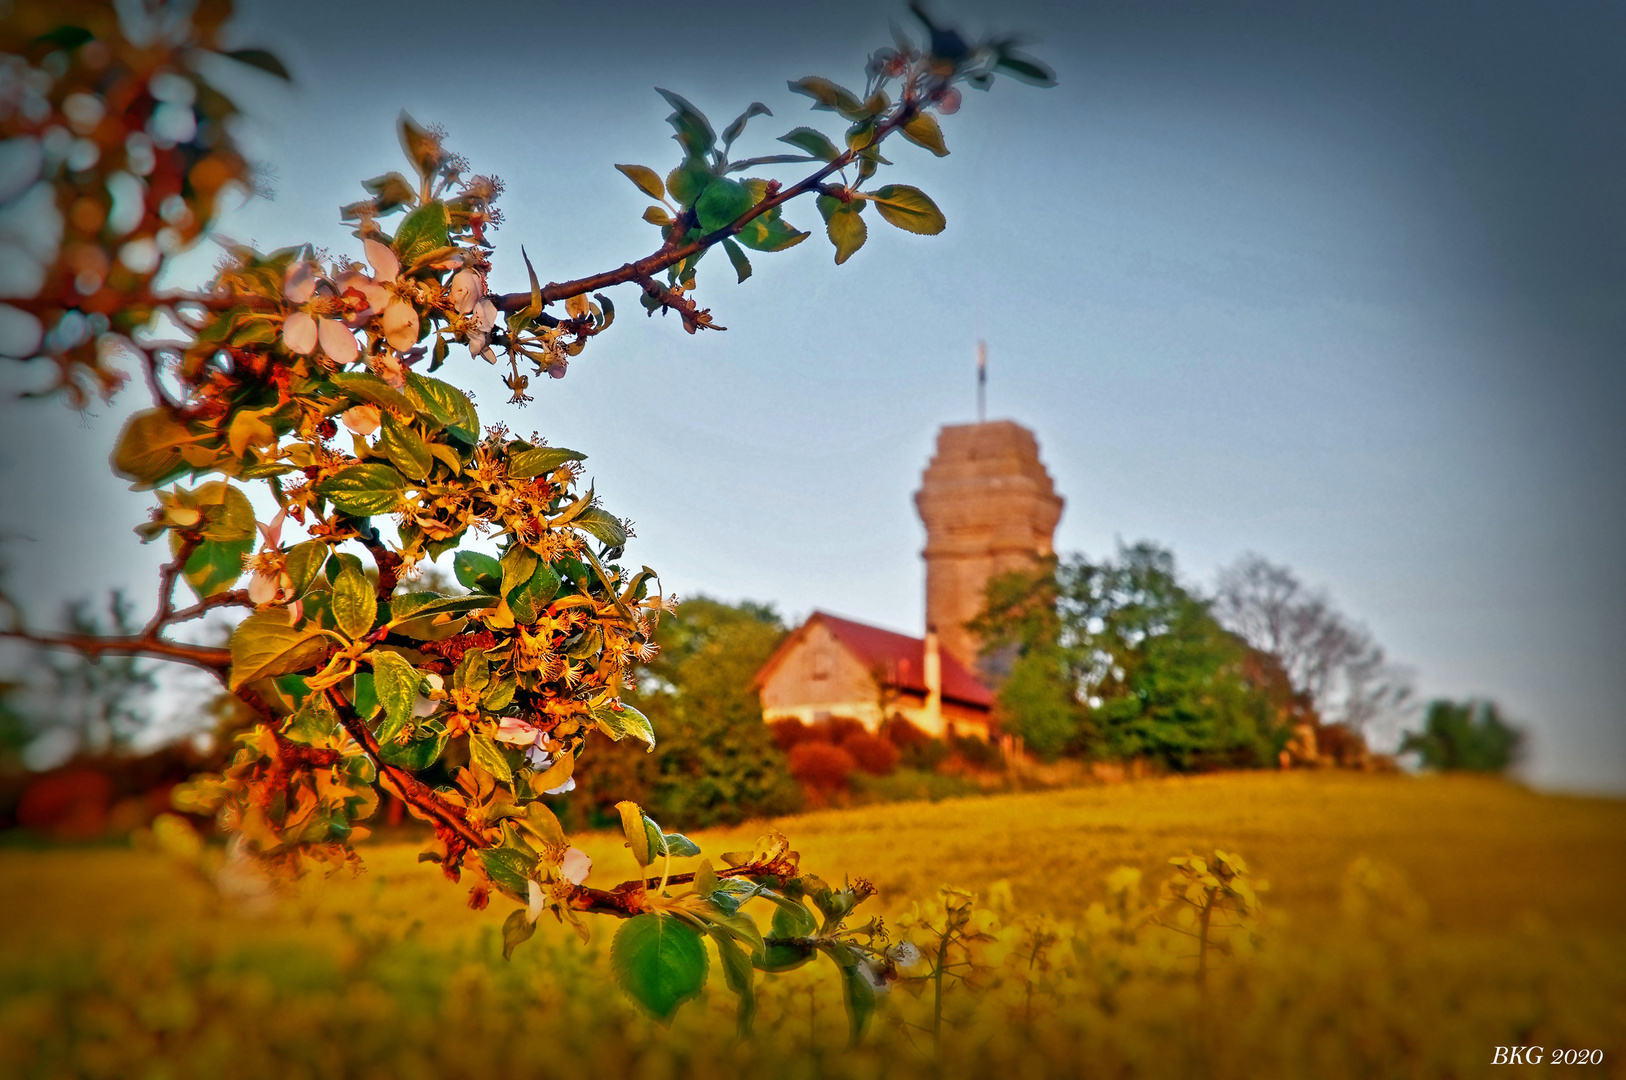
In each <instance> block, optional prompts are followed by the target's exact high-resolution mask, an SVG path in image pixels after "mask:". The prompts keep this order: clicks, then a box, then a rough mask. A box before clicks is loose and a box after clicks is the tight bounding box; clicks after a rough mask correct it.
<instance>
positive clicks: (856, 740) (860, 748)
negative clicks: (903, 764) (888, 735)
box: [841, 731, 898, 776]
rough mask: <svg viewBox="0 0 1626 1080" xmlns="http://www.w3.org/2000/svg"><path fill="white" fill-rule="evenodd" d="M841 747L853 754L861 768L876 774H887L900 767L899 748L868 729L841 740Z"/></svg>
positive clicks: (854, 759)
mask: <svg viewBox="0 0 1626 1080" xmlns="http://www.w3.org/2000/svg"><path fill="white" fill-rule="evenodd" d="M841 749H843V750H845V751H847V753H849V754H851V755H852V759H853V761H854V762H856V763H857V765H858V767H859V768H860V769H863V770H864V771H865V772H867V773H870V774H872V775H874V776H885V775H886V774H887V773H890V772H891V771H892V770H893V769H896V768H897V767H898V748H897V747H895V746H893V745H892V744H891V743H890V742H887V741H886V740H885V739H882V738H880V737H878V736H875V735H871V734H870V733H869V732H867V731H860V732H858V733H857V734H854V735H849V736H847V737H846V738H845V739H843V740H841Z"/></svg>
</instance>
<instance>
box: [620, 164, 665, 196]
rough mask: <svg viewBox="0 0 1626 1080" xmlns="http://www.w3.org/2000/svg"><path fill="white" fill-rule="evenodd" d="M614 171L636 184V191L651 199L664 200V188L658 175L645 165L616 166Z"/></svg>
mask: <svg viewBox="0 0 1626 1080" xmlns="http://www.w3.org/2000/svg"><path fill="white" fill-rule="evenodd" d="M616 171H617V172H619V173H620V174H621V175H622V176H625V177H626V178H627V179H628V180H631V181H632V182H633V183H634V184H637V185H638V190H639V191H641V192H643V193H644V194H645V195H648V196H649V197H650V198H651V199H664V198H666V186H665V185H664V184H662V183H661V176H660V173H658V172H656V171H655V170H654V169H651V168H649V167H648V166H647V165H617V166H616Z"/></svg>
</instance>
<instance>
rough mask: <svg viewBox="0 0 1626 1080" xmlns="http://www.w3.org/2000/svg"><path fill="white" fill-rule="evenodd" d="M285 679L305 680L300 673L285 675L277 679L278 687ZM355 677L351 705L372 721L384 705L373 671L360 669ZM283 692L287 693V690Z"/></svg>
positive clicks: (362, 716) (358, 712) (361, 715)
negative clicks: (354, 688) (379, 698)
mask: <svg viewBox="0 0 1626 1080" xmlns="http://www.w3.org/2000/svg"><path fill="white" fill-rule="evenodd" d="M284 679H299V681H300V683H301V684H303V683H304V681H305V680H304V679H303V678H301V677H300V676H298V675H284V676H283V677H282V679H278V680H277V687H278V689H281V688H282V683H283V680H284ZM355 679H356V690H355V693H354V694H352V695H351V699H350V705H351V707H352V708H354V709H355V710H356V715H357V716H359V717H361V718H362V719H363V720H368V721H370V720H372V718H373V717H375V716H377V715H378V710H379V709H380V708H382V707H383V706H382V703H381V702H380V701H379V700H378V688H377V686H375V685H374V681H373V673H372V672H370V671H358V672H356V675H355ZM283 692H284V693H287V691H283ZM300 696H301V697H303V696H304V695H303V694H302V695H300Z"/></svg>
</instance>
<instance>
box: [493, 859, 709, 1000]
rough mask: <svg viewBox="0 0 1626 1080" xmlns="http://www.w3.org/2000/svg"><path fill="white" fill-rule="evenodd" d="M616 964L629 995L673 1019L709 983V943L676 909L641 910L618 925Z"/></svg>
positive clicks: (612, 949) (613, 953) (613, 952)
mask: <svg viewBox="0 0 1626 1080" xmlns="http://www.w3.org/2000/svg"><path fill="white" fill-rule="evenodd" d="M482 854H484V853H483V852H482ZM610 968H611V970H613V971H614V972H615V977H616V981H618V982H619V983H620V984H621V988H622V989H623V990H625V991H626V992H627V996H629V997H631V998H632V1000H633V1001H635V1002H637V1003H638V1004H639V1005H641V1006H642V1007H643V1008H644V1009H645V1010H647V1011H648V1012H649V1014H650V1016H652V1017H654V1018H655V1019H656V1020H658V1021H659V1022H660V1023H662V1024H670V1023H671V1022H672V1017H673V1016H674V1015H675V1014H676V1013H677V1010H678V1007H679V1006H680V1005H682V1004H683V1003H684V1002H685V1001H688V1000H690V999H692V998H694V997H696V996H698V995H699V993H700V990H701V988H702V987H704V986H705V985H706V968H707V958H706V946H705V944H704V943H703V942H702V941H701V940H700V933H699V931H697V930H694V929H693V928H691V927H690V926H688V925H687V924H685V923H683V922H680V921H679V920H678V919H676V918H674V917H672V916H670V915H647V914H646V915H636V916H634V917H632V918H630V919H628V920H627V921H626V922H624V923H622V924H621V929H619V930H617V931H616V934H615V940H614V941H613V942H612V943H611V945H610Z"/></svg>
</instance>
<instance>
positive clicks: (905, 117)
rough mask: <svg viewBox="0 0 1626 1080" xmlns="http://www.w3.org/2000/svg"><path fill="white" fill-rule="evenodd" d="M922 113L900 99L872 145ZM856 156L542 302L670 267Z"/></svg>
mask: <svg viewBox="0 0 1626 1080" xmlns="http://www.w3.org/2000/svg"><path fill="white" fill-rule="evenodd" d="M919 114H920V104H919V102H917V101H915V100H913V99H905V100H904V101H902V102H900V103H899V104H898V108H897V111H896V112H894V113H893V114H892V116H891V118H889V119H888V120H886V121H885V122H883V123H882V124H881V125H880V126H878V127H877V128H876V129H875V138H874V139H873V140H871V142H870V143H869V145H870V146H877V145H879V144H880V142H881V140H883V139H885V138H886V137H887V136H888V135H890V134H892V133H893V132H894V131H896V130H898V129H899V128H901V127H903V125H905V124H907V123H908V122H909V121H910V120H913V119H914V118H915V117H916V116H918V115H919ZM857 157H858V151H856V150H851V149H849V150H847V151H845V152H844V153H842V154H841V155H839V156H838V157H837V158H836V159H835V160H834V161H832V162H830V163H829V164H828V165H826V166H824V168H822V169H820V170H819V171H818V172H816V173H814V174H813V175H812V176H809V177H808V178H807V179H805V180H803V181H801V182H800V183H797V184H793V185H791V186H790V187H788V188H785V189H783V190H782V191H780V192H778V193H777V194H774V195H770V196H768V197H767V198H765V199H763V200H762V201H761V202H759V203H757V204H756V205H755V206H753V207H751V209H749V210H747V211H746V212H745V213H743V214H741V215H740V216H739V217H738V218H736V219H734V221H733V222H731V223H730V224H728V225H725V226H723V227H722V228H721V229H718V230H716V231H715V232H710V233H707V234H706V235H705V236H702V237H700V238H699V239H697V240H691V241H689V242H688V243H686V244H672V243H671V242H668V243H666V244H663V245H661V247H660V250H658V251H656V252H654V253H653V254H650V255H646V256H644V257H643V258H642V259H639V260H637V261H636V262H629V263H625V264H623V265H621V266H619V267H617V268H616V269H614V270H606V271H604V272H603V273H599V274H593V275H591V276H589V277H584V278H577V279H576V280H574V281H565V282H550V283H549V284H547V285H544V286H542V302H543V303H544V304H551V303H555V302H557V301H560V300H568V299H570V298H571V297H572V296H584V295H586V294H587V293H591V292H596V291H598V290H600V289H607V288H609V287H610V286H612V285H624V284H626V283H627V282H629V281H639V280H640V279H642V278H647V277H650V276H651V275H653V274H657V273H659V272H660V271H662V270H666V269H668V268H669V267H673V266H676V265H677V264H678V263H680V262H682V261H683V260H684V259H687V258H688V257H689V256H690V255H694V254H696V253H697V252H700V251H703V250H705V249H706V248H709V247H711V246H712V245H713V244H718V243H721V242H722V241H724V240H726V239H728V238H729V237H731V236H733V235H735V234H736V233H738V232H739V231H740V230H741V229H743V228H744V227H745V226H747V225H749V224H750V223H751V222H752V221H754V220H756V219H757V218H758V217H760V216H761V215H763V214H766V213H767V212H768V211H769V210H772V209H773V208H774V207H776V206H783V205H784V204H785V203H787V202H789V201H790V200H792V199H794V198H796V197H797V196H798V195H805V194H807V193H808V192H812V191H817V190H819V185H821V184H822V183H823V182H824V180H825V178H826V177H828V176H831V175H832V174H834V173H836V172H839V171H840V170H841V169H844V168H846V167H847V166H848V165H851V164H852V163H853V161H854V160H855V159H856V158H857ZM491 301H492V303H494V304H496V305H497V307H498V308H499V309H500V310H502V311H522V310H524V309H525V308H526V307H527V306H529V304H530V302H531V294H530V293H529V292H516V293H504V294H502V295H500V296H493V297H492V298H491Z"/></svg>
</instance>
